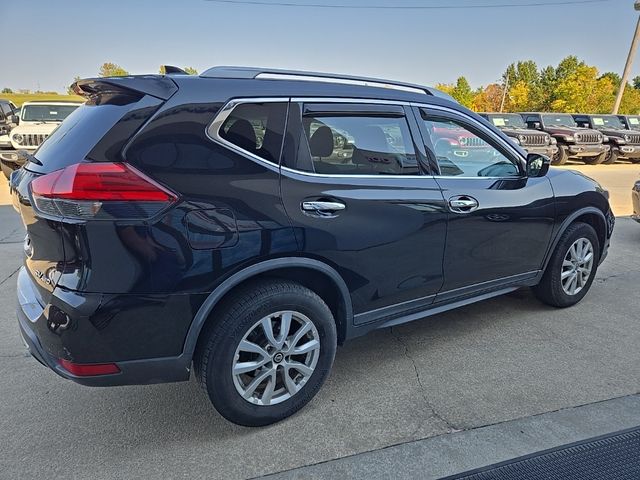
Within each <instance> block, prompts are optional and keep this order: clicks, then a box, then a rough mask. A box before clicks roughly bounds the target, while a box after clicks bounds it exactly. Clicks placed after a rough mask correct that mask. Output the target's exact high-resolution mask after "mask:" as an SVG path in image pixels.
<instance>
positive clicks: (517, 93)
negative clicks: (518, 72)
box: [506, 80, 533, 112]
mask: <svg viewBox="0 0 640 480" xmlns="http://www.w3.org/2000/svg"><path fill="white" fill-rule="evenodd" d="M532 93H533V89H532V87H531V86H530V85H529V84H527V82H526V81H524V80H519V81H517V82H516V83H515V85H513V86H512V87H511V88H509V92H508V102H507V107H506V108H507V110H508V111H511V112H522V111H526V110H530V108H529V106H530V105H531V95H532Z"/></svg>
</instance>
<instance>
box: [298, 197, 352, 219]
mask: <svg viewBox="0 0 640 480" xmlns="http://www.w3.org/2000/svg"><path fill="white" fill-rule="evenodd" d="M300 208H302V211H303V212H304V213H306V214H308V215H312V216H315V217H326V218H331V217H335V216H336V215H337V213H338V212H339V211H341V210H344V209H345V208H347V206H346V205H345V204H344V203H341V202H331V201H324V200H308V201H305V202H302V204H301V205H300Z"/></svg>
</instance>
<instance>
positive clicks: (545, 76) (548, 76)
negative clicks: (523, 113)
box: [531, 66, 556, 111]
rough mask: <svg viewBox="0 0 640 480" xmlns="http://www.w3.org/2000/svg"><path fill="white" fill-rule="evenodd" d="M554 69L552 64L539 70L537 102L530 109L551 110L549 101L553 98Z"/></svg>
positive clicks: (554, 84)
mask: <svg viewBox="0 0 640 480" xmlns="http://www.w3.org/2000/svg"><path fill="white" fill-rule="evenodd" d="M555 86H556V69H555V68H553V67H552V66H548V67H545V68H543V69H542V70H541V71H540V82H539V96H538V103H537V104H536V105H535V106H534V108H531V110H542V111H546V110H551V103H552V102H553V101H554V100H555V98H554V91H555Z"/></svg>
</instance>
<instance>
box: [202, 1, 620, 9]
mask: <svg viewBox="0 0 640 480" xmlns="http://www.w3.org/2000/svg"><path fill="white" fill-rule="evenodd" d="M206 1H208V2H213V3H225V4H233V5H259V6H265V7H302V8H305V7H307V8H309V7H310V8H348V9H358V10H366V9H368V10H454V9H455V10H461V9H467V8H474V9H479V8H518V7H549V6H554V7H555V6H562V5H583V4H588V3H605V2H611V1H612V0H553V1H551V2H527V3H496V4H479V5H393V6H392V5H347V4H326V3H294V2H268V1H262V0H206Z"/></svg>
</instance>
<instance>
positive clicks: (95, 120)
mask: <svg viewBox="0 0 640 480" xmlns="http://www.w3.org/2000/svg"><path fill="white" fill-rule="evenodd" d="M76 85H77V87H76V88H77V90H76V91H78V92H80V93H83V94H85V95H86V96H87V97H88V100H87V102H86V103H85V104H84V105H82V106H81V107H79V108H78V109H76V110H75V111H74V112H73V113H72V114H71V115H70V116H69V117H67V119H66V120H65V121H64V122H62V124H61V125H60V126H59V127H58V128H57V129H56V130H55V131H54V132H53V133H52V134H51V135H50V136H49V138H47V140H46V141H45V142H44V143H43V144H42V145H41V146H40V148H39V149H38V150H36V152H35V153H34V154H33V157H34V158H31V159H30V161H28V162H27V163H26V164H25V165H24V167H23V168H22V169H20V170H18V171H16V172H14V174H13V175H12V176H11V180H10V188H11V193H12V197H13V204H14V207H15V208H16V210H17V211H18V212H19V213H20V215H21V217H22V221H23V223H24V225H25V228H26V231H27V235H26V237H25V241H24V255H25V267H26V270H27V272H28V275H29V276H30V277H31V279H32V283H33V285H34V288H33V292H34V294H35V296H36V300H37V301H38V303H40V305H41V306H43V307H44V306H45V305H46V304H47V303H49V299H50V297H51V294H52V292H53V290H54V288H55V287H56V286H57V285H58V284H60V283H61V281H62V285H64V284H65V283H66V284H67V285H69V286H70V287H71V288H73V286H74V285H77V284H78V282H79V280H80V279H79V278H78V276H79V275H83V273H82V272H83V271H84V270H83V269H82V268H79V267H80V266H81V265H80V264H82V263H84V262H87V261H89V259H87V258H84V257H83V253H82V248H81V247H79V245H78V237H77V233H78V225H81V224H82V223H85V222H86V221H87V219H88V218H89V217H87V218H85V216H87V215H88V216H92V215H93V217H95V216H96V215H106V214H105V213H104V212H105V211H106V210H105V209H104V208H102V209H100V208H99V207H97V208H96V205H98V204H99V199H96V198H94V197H91V192H90V189H91V185H90V182H91V181H92V179H93V181H94V182H95V181H98V182H100V181H102V182H103V184H104V182H105V181H106V182H107V183H108V181H109V178H111V177H113V175H120V176H122V175H123V174H124V176H125V178H124V180H125V182H126V181H130V180H131V172H129V171H126V172H124V173H123V172H122V170H123V169H122V168H120V169H118V166H119V165H122V164H121V163H118V162H121V161H122V157H121V152H122V149H123V148H124V146H125V145H126V143H127V142H128V140H129V139H130V138H131V137H132V136H133V135H134V134H135V133H136V132H137V131H138V130H139V129H140V127H141V126H142V125H143V124H144V123H145V122H146V121H147V120H148V119H149V118H150V117H151V116H152V115H153V113H154V112H155V111H157V109H158V108H159V107H160V106H161V105H162V104H163V103H164V101H165V100H166V98H169V97H170V96H171V95H172V94H173V93H174V92H175V91H176V90H177V88H176V87H175V84H174V82H173V81H171V80H170V79H168V78H166V77H148V78H139V77H128V78H127V79H124V80H121V81H118V80H116V79H97V80H94V79H90V80H84V81H81V82H78V84H76ZM162 97H166V98H162ZM78 165H80V166H81V167H78ZM94 167H97V168H98V169H100V171H99V172H98V173H97V174H96V173H92V172H91V171H89V172H88V173H87V169H91V168H94ZM114 172H115V173H114ZM74 175H75V180H74ZM127 175H128V176H127ZM70 179H71V180H70ZM34 181H35V183H34ZM64 182H66V184H64ZM70 182H71V183H72V184H73V188H71V189H69V188H68V187H69V183H70ZM34 185H40V186H39V187H38V190H39V194H38V195H34ZM78 185H80V187H81V188H84V190H83V192H81V194H83V195H84V197H86V198H84V197H82V195H79V194H78V191H77V188H78ZM74 189H75V191H71V190H74ZM89 219H90V218H89ZM65 278H66V282H65V280H64V279H65Z"/></svg>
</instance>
